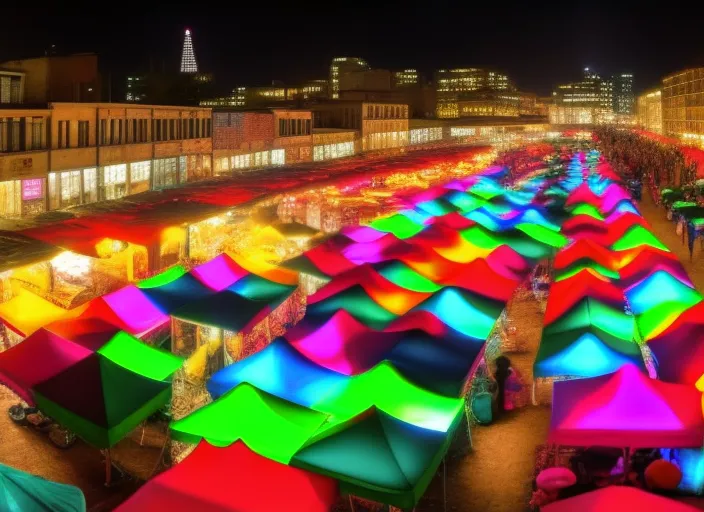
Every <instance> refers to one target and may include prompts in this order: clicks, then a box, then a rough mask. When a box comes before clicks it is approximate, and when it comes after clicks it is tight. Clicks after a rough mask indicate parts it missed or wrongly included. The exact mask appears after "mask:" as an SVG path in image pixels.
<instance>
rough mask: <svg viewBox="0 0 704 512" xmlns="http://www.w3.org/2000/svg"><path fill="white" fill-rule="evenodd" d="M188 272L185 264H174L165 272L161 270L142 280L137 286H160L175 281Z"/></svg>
mask: <svg viewBox="0 0 704 512" xmlns="http://www.w3.org/2000/svg"><path fill="white" fill-rule="evenodd" d="M186 272H187V270H186V267H184V266H183V265H174V266H173V267H171V268H169V269H168V270H165V271H164V272H161V273H159V274H157V275H155V276H152V277H150V278H148V279H145V280H144V281H140V282H139V283H137V287H138V288H142V289H149V288H158V287H160V286H164V285H165V284H169V283H171V282H173V281H175V280H176V279H178V278H179V277H181V276H182V275H184V274H185V273H186Z"/></svg>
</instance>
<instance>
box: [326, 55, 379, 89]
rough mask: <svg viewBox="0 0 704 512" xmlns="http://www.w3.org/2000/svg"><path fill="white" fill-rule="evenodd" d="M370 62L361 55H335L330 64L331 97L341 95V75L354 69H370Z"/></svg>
mask: <svg viewBox="0 0 704 512" xmlns="http://www.w3.org/2000/svg"><path fill="white" fill-rule="evenodd" d="M369 69H370V68H369V64H367V61H365V60H364V59H361V58H359V57H335V58H334V59H332V63H331V64H330V97H331V98H332V99H334V100H336V99H338V98H339V97H340V76H341V75H343V74H345V73H351V72H354V71H368V70H369Z"/></svg>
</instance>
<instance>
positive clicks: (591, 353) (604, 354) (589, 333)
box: [533, 325, 645, 377]
mask: <svg viewBox="0 0 704 512" xmlns="http://www.w3.org/2000/svg"><path fill="white" fill-rule="evenodd" d="M626 364H633V365H636V366H637V367H638V368H640V369H642V370H643V371H645V365H644V364H643V359H642V356H641V352H640V348H639V347H638V345H637V344H636V343H635V341H633V340H632V339H625V340H624V339H621V338H617V337H616V336H614V335H612V334H609V333H607V332H605V331H602V330H601V329H599V328H598V327H596V326H594V325H590V326H589V327H582V328H577V329H572V330H569V331H562V332H550V333H544V335H543V337H542V339H541V340H540V347H539V348H538V354H537V355H536V357H535V363H534V365H533V375H534V376H535V377H557V376H572V377H596V376H598V375H604V374H607V373H611V372H614V371H616V370H618V369H619V368H621V367H622V366H623V365H626Z"/></svg>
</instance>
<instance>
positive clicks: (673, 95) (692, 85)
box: [661, 67, 704, 144]
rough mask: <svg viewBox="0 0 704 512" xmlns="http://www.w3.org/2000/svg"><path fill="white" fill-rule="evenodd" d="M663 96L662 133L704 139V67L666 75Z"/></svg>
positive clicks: (684, 137) (698, 140)
mask: <svg viewBox="0 0 704 512" xmlns="http://www.w3.org/2000/svg"><path fill="white" fill-rule="evenodd" d="M661 98H662V129H663V133H664V134H665V135H670V136H675V137H679V138H681V139H683V140H684V141H689V142H693V143H694V142H695V141H696V142H698V143H699V144H701V143H702V142H704V67H702V68H692V69H686V70H684V71H680V72H678V73H673V74H672V75H669V76H666V77H665V78H663V80H662V96H661Z"/></svg>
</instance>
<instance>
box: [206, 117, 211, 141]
mask: <svg viewBox="0 0 704 512" xmlns="http://www.w3.org/2000/svg"><path fill="white" fill-rule="evenodd" d="M212 125H213V120H212V119H210V118H208V119H206V120H205V136H206V137H212V133H213V131H212V130H213V126H212Z"/></svg>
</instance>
